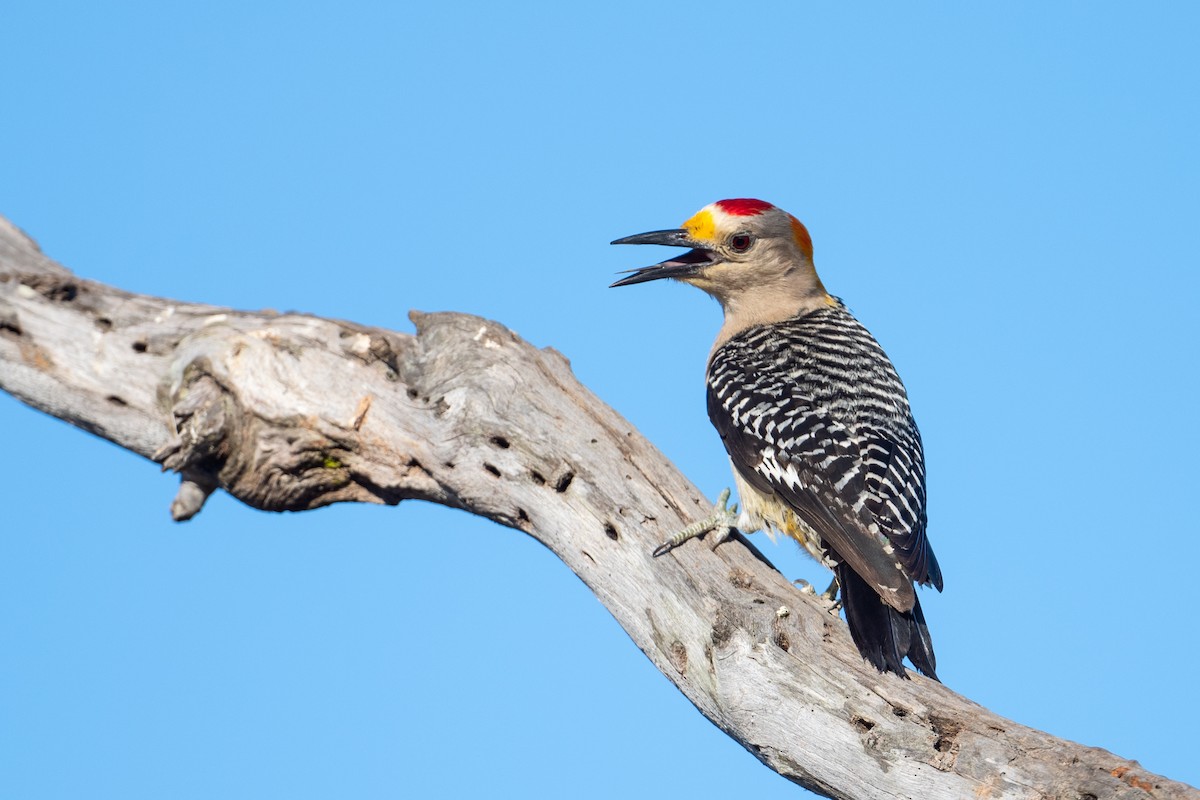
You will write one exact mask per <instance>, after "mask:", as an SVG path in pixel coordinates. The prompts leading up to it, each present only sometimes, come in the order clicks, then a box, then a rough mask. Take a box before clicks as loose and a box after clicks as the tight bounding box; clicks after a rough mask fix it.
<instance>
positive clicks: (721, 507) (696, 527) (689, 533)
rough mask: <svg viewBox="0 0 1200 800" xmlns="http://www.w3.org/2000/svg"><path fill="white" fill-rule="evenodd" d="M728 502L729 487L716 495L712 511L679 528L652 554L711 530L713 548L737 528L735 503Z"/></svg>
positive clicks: (657, 554) (659, 553) (670, 548)
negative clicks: (700, 518) (678, 530)
mask: <svg viewBox="0 0 1200 800" xmlns="http://www.w3.org/2000/svg"><path fill="white" fill-rule="evenodd" d="M728 503H729V489H723V490H722V491H721V494H720V495H718V497H717V503H716V505H714V506H713V512H712V513H711V514H709V515H708V516H707V517H705V518H704V519H702V520H697V521H696V522H693V523H692V524H691V525H688V526H687V527H686V528H684V529H683V530H681V531H680V532H679V533H677V534H675V535H674V536H672V537H671V538H670V539H667V540H666V541H665V542H663V543H662V544H660V545H659V546H658V547H656V548H654V555H655V556H656V557H657V556H661V555H662V554H663V553H667V552H669V551H671V550H674V549H675V548H676V547H678V546H679V545H681V544H683V543H684V542H686V541H687V540H688V539H694V538H695V537H697V536H699V535H701V534H703V533H708V532H709V531H712V532H713V544H712V546H713V547H714V548H715V547H716V546H717V545H719V544H720V543H721V542H723V541H725V540H726V539H728V538H729V536H730V534H732V533H733V531H734V530H736V529H737V519H738V510H737V509H738V507H737V503H734V504H733V505H731V506H730V505H727V504H728Z"/></svg>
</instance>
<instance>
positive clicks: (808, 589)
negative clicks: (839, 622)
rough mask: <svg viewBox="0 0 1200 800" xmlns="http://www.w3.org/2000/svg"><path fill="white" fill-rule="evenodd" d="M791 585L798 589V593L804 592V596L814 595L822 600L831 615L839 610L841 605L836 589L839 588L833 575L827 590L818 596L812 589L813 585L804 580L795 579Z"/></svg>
mask: <svg viewBox="0 0 1200 800" xmlns="http://www.w3.org/2000/svg"><path fill="white" fill-rule="evenodd" d="M792 583H794V584H796V586H798V587H800V591H802V592H804V593H805V594H812V595H816V596H817V598H818V599H820V600H823V601H824V602H825V603H826V605H828V606H829V612H830V613H831V614H836V613H838V611H840V610H841V608H842V603H841V601H840V600H838V589H839V588H841V587H840V585H839V584H838V579H837V576H836V575H834V576H833V580H832V581H830V583H829V588H828V589H826V590H825V591H823V592H821V593H820V594H817V590H816V589H814V588H813V585H812V584H811V583H809V582H808V581H806V580H804V578H797V579H796V580H794V581H792Z"/></svg>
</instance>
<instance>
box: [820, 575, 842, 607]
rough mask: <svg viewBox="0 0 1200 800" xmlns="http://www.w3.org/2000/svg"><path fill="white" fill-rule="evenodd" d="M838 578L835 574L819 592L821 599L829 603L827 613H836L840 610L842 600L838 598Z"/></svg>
mask: <svg viewBox="0 0 1200 800" xmlns="http://www.w3.org/2000/svg"><path fill="white" fill-rule="evenodd" d="M839 588H840V587H839V584H838V579H837V576H836V575H835V576H834V577H833V580H832V581H830V582H829V588H828V589H826V590H825V591H823V592H821V599H822V600H823V601H825V602H826V603H828V604H829V613H831V614H836V613H838V612H839V611H841V610H842V601H841V600H839V599H838V589H839Z"/></svg>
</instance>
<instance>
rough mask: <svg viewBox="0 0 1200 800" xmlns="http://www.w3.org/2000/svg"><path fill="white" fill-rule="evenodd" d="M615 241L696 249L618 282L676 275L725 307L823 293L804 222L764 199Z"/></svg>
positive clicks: (722, 206)
mask: <svg viewBox="0 0 1200 800" xmlns="http://www.w3.org/2000/svg"><path fill="white" fill-rule="evenodd" d="M613 244H665V245H669V246H672V247H687V248H691V249H690V250H689V251H688V252H686V253H684V254H682V255H679V256H675V257H674V258H669V259H667V260H666V261H662V262H659V263H658V264H654V265H652V266H649V267H643V268H641V269H636V270H630V274H629V275H627V276H626V277H624V278H621V279H620V280H618V281H617V282H615V283H613V284H612V285H613V286H629V285H631V284H634V283H644V282H645V281H653V280H658V279H659V278H674V279H676V280H679V281H683V282H685V283H690V284H692V285H693V286H696V287H698V288H700V289H703V290H704V291H706V292H708V293H709V294H711V295H713V296H714V297H716V298H717V299H718V300H720V301H721V303H722V304H723V305H725V306H726V307H728V306H729V303H730V301H731V300H735V299H736V298H738V297H740V296H744V295H746V294H747V293H750V294H759V293H763V292H784V293H785V294H788V295H792V296H795V295H809V294H811V295H813V296H818V295H819V296H821V297H824V296H826V295H825V289H824V287H823V286H822V285H821V282H820V280H819V279H818V278H817V274H816V271H815V270H814V268H813V265H812V239H811V238H809V235H808V230H807V229H805V227H804V225H803V224H801V222H800V220H798V219H796V218H795V217H793V216H792V215H791V214H789V213H787V212H786V211H784V210H782V209H779V208H776V207H775V206H773V205H771V204H770V203H766V202H763V201H762V200H750V199H739V200H718V201H717V202H715V203H712V204H711V205H707V206H705V207H704V208H702V209H700V211H698V212H696V214H695V215H693V216H692V217H691V218H690V219H689V220H688V221H687V222H685V223H683V227H681V228H676V229H674V230H664V231H651V232H650V233H639V234H637V235H635V236H626V237H625V238H623V239H617V240H616V241H615V242H613Z"/></svg>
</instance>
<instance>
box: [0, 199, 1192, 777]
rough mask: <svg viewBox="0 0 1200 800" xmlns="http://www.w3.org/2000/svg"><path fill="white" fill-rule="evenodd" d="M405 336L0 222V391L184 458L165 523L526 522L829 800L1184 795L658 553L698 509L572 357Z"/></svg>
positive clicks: (705, 552) (507, 345)
mask: <svg viewBox="0 0 1200 800" xmlns="http://www.w3.org/2000/svg"><path fill="white" fill-rule="evenodd" d="M412 318H413V321H414V322H415V324H416V328H417V332H416V334H415V335H404V334H399V333H395V332H391V331H386V330H380V329H376V328H368V327H364V326H361V325H356V324H354V323H350V322H340V321H336V320H327V319H319V318H316V317H311V316H303V315H299V314H274V313H247V312H240V311H233V310H230V309H226V308H216V307H212V306H202V305H196V304H192V303H180V302H174V301H170V300H163V299H158V298H153V297H146V296H140V295H135V294H130V293H128V292H124V291H121V290H118V289H114V288H111V287H108V286H104V285H101V284H98V283H93V282H90V281H85V280H81V279H79V278H77V277H75V276H74V275H72V274H71V273H70V272H68V271H67V270H66V269H64V268H63V267H61V266H59V265H57V264H55V263H54V262H52V261H50V260H49V259H48V258H46V257H45V256H44V255H42V254H41V252H40V251H39V250H38V248H37V246H36V245H35V244H34V243H33V242H32V240H30V239H29V238H28V237H26V236H24V235H23V234H22V233H21V232H20V231H18V230H17V229H16V228H14V227H12V226H11V225H10V224H9V223H7V222H5V221H4V220H2V219H0V387H2V388H3V389H5V390H6V391H8V392H10V393H11V394H13V395H14V396H16V397H17V398H19V399H21V400H22V401H24V402H25V403H27V404H29V405H31V406H33V407H34V408H38V409H41V410H42V411H45V412H46V413H48V414H52V415H54V416H56V417H59V418H61V419H64V420H66V421H67V422H70V423H71V424H73V425H76V426H78V427H80V428H83V429H84V430H87V431H91V432H92V433H95V434H97V435H99V436H103V437H104V438H106V439H109V440H111V441H113V442H115V443H117V444H119V445H121V446H122V447H125V448H128V449H129V450H132V451H134V452H137V453H140V454H142V455H143V456H146V457H147V458H149V459H152V460H154V461H156V462H158V463H160V464H162V465H163V466H164V467H165V468H168V469H172V470H175V471H176V472H178V473H179V474H180V476H181V486H180V490H179V494H178V496H177V497H176V498H175V501H174V503H173V505H172V507H171V511H172V514H173V515H174V516H175V518H176V519H181V520H182V519H187V518H188V517H191V516H192V515H194V514H195V513H197V512H198V511H199V510H200V508H201V506H202V505H203V503H204V500H205V498H207V497H208V495H209V494H210V493H211V492H213V491H214V490H215V489H218V488H219V489H223V490H225V491H227V492H229V493H230V494H232V495H233V496H234V497H236V498H238V499H239V500H241V501H243V502H245V503H247V504H248V505H251V506H254V507H255V508H261V509H268V510H275V511H282V510H291V511H300V510H305V509H311V508H316V507H318V506H323V505H326V504H329V503H336V502H341V501H360V502H372V503H388V504H394V503H398V502H400V501H401V500H405V499H409V498H419V499H422V500H429V501H432V502H435V503H441V504H443V505H448V506H453V507H455V508H461V509H464V510H467V511H470V512H471V513H474V514H479V515H482V516H484V517H487V518H488V519H491V520H494V521H496V522H499V523H501V524H502V525H506V526H508V527H511V528H516V529H519V530H522V531H524V532H526V533H528V534H530V535H531V536H534V537H536V538H537V539H538V540H539V541H541V542H542V543H543V544H545V545H546V546H547V547H549V548H550V549H551V550H553V551H554V552H555V553H557V554H558V556H559V557H560V558H561V559H562V560H563V561H564V562H566V564H567V565H568V566H569V567H570V568H571V569H572V570H574V571H575V573H576V574H578V575H579V577H580V578H582V579H583V580H584V581H585V582H586V583H587V585H588V586H589V587H591V589H592V591H594V592H595V593H596V595H597V597H599V599H600V600H601V602H603V603H604V604H605V606H607V607H608V609H609V611H610V612H612V614H613V616H614V617H616V619H617V621H618V622H619V623H620V624H621V625H622V626H623V627H624V628H625V630H626V631H627V632H628V633H629V636H630V637H631V638H632V639H633V640H634V642H636V643H637V645H638V647H640V648H641V649H642V651H643V652H644V653H645V654H646V655H647V656H648V657H649V658H650V660H651V661H653V662H654V664H655V665H656V666H657V667H658V668H659V669H660V670H662V672H663V674H665V675H666V676H667V677H668V678H670V679H671V680H672V681H673V682H674V683H675V685H676V686H678V688H679V690H680V691H682V692H683V693H684V694H685V695H687V697H688V699H689V700H691V701H692V703H694V704H695V705H696V707H697V708H698V709H699V710H700V712H701V713H702V714H704V715H705V716H706V717H708V719H709V720H711V721H712V722H713V723H714V724H715V725H717V726H718V727H719V728H720V729H721V730H723V731H725V732H726V733H727V734H728V735H730V736H732V737H733V738H734V739H736V740H737V741H738V742H740V743H741V744H742V745H743V746H744V747H745V748H746V749H747V750H749V751H750V752H751V753H753V754H754V755H755V756H757V757H758V758H759V759H760V760H761V761H762V762H763V763H764V764H766V765H767V766H768V767H770V768H771V769H773V770H775V771H777V772H779V773H780V774H782V775H784V776H786V777H788V778H790V779H792V780H794V781H795V782H797V783H799V784H801V785H803V786H805V787H807V788H809V789H812V790H813V791H815V792H819V793H822V794H825V795H828V796H830V797H835V798H893V797H919V798H926V799H927V800H935V799H936V798H946V800H961V798H1035V797H1036V798H1073V799H1074V798H1078V799H1079V800H1084V799H1087V798H1090V799H1091V800H1096V799H1097V798H1146V797H1154V798H1185V797H1186V798H1200V793H1198V792H1197V791H1196V790H1195V789H1192V788H1191V787H1188V786H1186V785H1184V784H1181V783H1177V782H1174V781H1170V780H1167V779H1165V778H1162V777H1159V776H1156V775H1152V774H1150V773H1147V772H1146V771H1145V770H1143V769H1142V768H1141V767H1140V766H1139V765H1138V764H1137V763H1136V762H1133V761H1128V760H1126V759H1123V758H1119V757H1117V756H1114V755H1112V754H1111V753H1108V752H1106V751H1104V750H1100V749H1096V748H1090V747H1084V746H1081V745H1078V744H1075V743H1073V742H1069V741H1065V740H1062V739H1057V738H1055V737H1053V736H1050V735H1049V734H1046V733H1043V732H1040V731H1036V730H1032V729H1030V728H1027V727H1025V726H1022V725H1019V724H1016V723H1014V722H1011V721H1010V720H1007V719H1003V718H1001V717H999V716H997V715H995V714H993V713H992V712H990V711H988V710H987V709H985V708H982V707H980V706H978V705H976V704H975V703H972V702H971V701H969V700H967V699H966V698H963V697H960V696H959V695H956V694H954V693H953V692H952V691H950V690H949V689H947V688H945V687H944V686H941V685H939V684H937V683H933V682H931V681H928V680H925V679H923V678H920V677H919V676H914V679H913V680H910V681H906V680H901V679H899V678H896V677H895V676H890V675H881V674H879V673H877V672H876V671H875V670H874V669H872V668H871V667H869V666H867V665H866V664H865V663H864V662H863V660H862V658H860V657H859V655H858V653H857V651H856V650H855V649H854V646H853V644H851V642H850V638H849V636H848V635H847V632H846V629H845V627H844V625H843V623H842V622H841V621H840V620H839V619H837V618H836V617H834V616H831V615H830V614H829V613H828V611H827V610H826V609H825V608H824V607H823V606H822V605H821V604H820V603H819V602H818V601H817V600H815V599H814V598H813V597H812V596H811V595H807V594H804V593H801V592H800V591H799V590H797V589H796V588H795V587H793V586H792V585H791V584H790V583H789V582H788V581H787V580H786V579H785V578H784V577H783V576H781V575H780V574H779V573H778V572H776V571H775V570H774V569H773V568H772V567H771V566H770V565H768V564H766V563H765V562H764V561H763V560H761V558H760V557H758V555H757V553H756V551H754V549H753V548H752V547H750V546H749V545H748V544H747V543H746V542H745V541H744V540H740V539H735V540H733V541H731V542H729V543H728V544H726V545H723V546H722V547H720V548H719V549H717V550H716V551H715V552H714V551H712V550H710V549H709V548H708V547H705V546H703V545H701V544H698V543H693V544H691V545H688V546H685V547H681V548H679V549H677V550H675V551H673V552H672V553H670V554H669V555H667V556H664V557H662V558H652V557H651V550H652V549H653V546H654V544H656V543H657V542H659V541H662V539H663V538H664V537H665V535H667V534H669V533H670V532H672V531H674V530H676V529H678V528H679V527H681V526H682V525H684V524H685V523H687V522H690V521H691V520H692V519H693V518H695V517H696V516H697V515H698V514H700V513H702V512H706V511H707V509H708V507H709V503H708V501H706V500H705V499H704V498H703V497H702V496H701V495H700V493H699V492H698V491H697V490H696V488H695V487H694V486H692V485H691V484H690V483H689V482H688V481H687V480H686V479H685V478H684V477H683V476H682V475H681V474H680V473H679V472H678V470H676V469H675V468H674V467H673V466H672V465H671V464H670V463H668V462H667V460H666V459H665V458H664V457H663V456H662V454H661V453H659V452H658V451H657V450H656V449H655V448H654V447H653V446H652V445H651V444H650V443H649V442H647V441H646V440H645V439H644V438H642V436H641V435H640V434H639V433H638V432H637V431H636V430H634V428H633V427H632V426H631V425H630V424H629V423H628V422H626V421H625V420H624V419H622V418H621V416H620V415H619V414H617V413H616V412H614V411H613V410H612V409H610V408H608V406H606V405H605V404H604V403H602V402H601V401H600V400H599V399H597V398H596V396H595V395H593V394H592V393H591V392H589V391H588V390H587V389H586V388H584V387H583V386H582V385H580V384H579V382H578V381H576V380H575V378H574V376H573V375H572V373H571V369H570V366H569V364H568V363H567V360H566V359H565V358H564V357H563V356H561V355H559V354H558V353H557V352H555V351H553V350H550V349H545V350H539V349H537V348H534V347H532V346H530V345H529V344H527V343H525V342H524V341H522V340H521V339H519V338H518V337H517V336H516V335H515V334H513V333H512V332H511V331H509V330H507V329H506V328H504V327H503V326H501V325H499V324H497V323H494V322H489V321H487V320H483V319H479V318H476V317H470V316H466V315H463V314H413V315H412Z"/></svg>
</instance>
